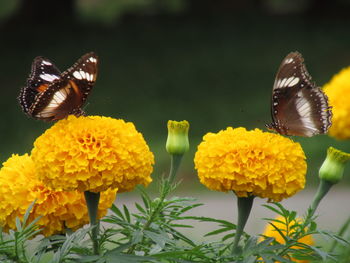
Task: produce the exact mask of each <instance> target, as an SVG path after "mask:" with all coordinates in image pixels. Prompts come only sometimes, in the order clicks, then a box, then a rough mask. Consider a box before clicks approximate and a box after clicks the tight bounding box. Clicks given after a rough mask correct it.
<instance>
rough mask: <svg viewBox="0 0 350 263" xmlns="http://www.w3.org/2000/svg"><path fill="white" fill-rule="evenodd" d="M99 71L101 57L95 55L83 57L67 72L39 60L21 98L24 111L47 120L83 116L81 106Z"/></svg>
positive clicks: (33, 67)
mask: <svg viewBox="0 0 350 263" xmlns="http://www.w3.org/2000/svg"><path fill="white" fill-rule="evenodd" d="M97 68H98V57H97V55H96V54H95V53H93V52H90V53H87V54H85V55H83V56H82V57H81V58H80V59H79V60H78V61H77V62H76V63H75V64H74V65H73V66H72V67H70V68H69V69H67V70H66V71H64V72H63V73H61V72H60V71H59V70H58V68H57V67H56V66H55V65H54V64H53V63H52V62H51V61H50V60H49V59H47V58H44V57H36V58H35V59H34V61H33V63H32V69H31V73H30V75H29V78H28V79H27V85H26V86H25V87H23V88H22V89H21V92H20V94H19V97H18V100H19V103H20V105H21V107H22V109H23V111H24V112H25V113H26V114H27V115H29V116H30V117H33V118H35V119H39V120H43V121H56V120H60V119H63V118H65V117H67V116H68V115H70V114H74V115H76V116H80V115H83V114H84V112H83V110H82V109H81V107H82V106H83V104H84V103H85V101H86V98H87V96H88V95H89V93H90V91H91V89H92V87H93V86H94V84H95V81H96V77H97Z"/></svg>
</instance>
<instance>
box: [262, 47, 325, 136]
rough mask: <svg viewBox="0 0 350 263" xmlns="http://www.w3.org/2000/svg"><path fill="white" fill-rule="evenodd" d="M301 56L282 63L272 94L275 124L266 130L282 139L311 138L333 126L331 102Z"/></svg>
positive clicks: (289, 58) (297, 55)
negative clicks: (275, 133) (313, 78)
mask: <svg viewBox="0 0 350 263" xmlns="http://www.w3.org/2000/svg"><path fill="white" fill-rule="evenodd" d="M303 62H304V59H303V57H302V55H301V54H300V53H298V52H292V53H290V54H288V55H287V56H286V57H285V58H284V59H283V61H282V63H281V65H280V67H279V69H278V72H277V75H276V78H275V82H274V85H273V90H272V102H271V103H272V105H271V115H272V123H271V124H268V125H266V126H267V128H269V129H271V130H275V131H276V132H278V133H280V134H283V135H296V136H304V137H311V136H314V135H317V134H324V133H327V131H328V129H329V127H330V126H331V124H332V122H331V119H332V111H331V107H330V106H329V104H328V98H327V96H326V94H324V92H323V91H322V90H321V89H320V88H319V87H317V86H316V85H315V83H314V82H312V80H311V76H310V74H309V73H308V71H307V70H306V67H305V65H304V63H303Z"/></svg>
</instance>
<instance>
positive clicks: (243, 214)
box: [232, 196, 255, 255]
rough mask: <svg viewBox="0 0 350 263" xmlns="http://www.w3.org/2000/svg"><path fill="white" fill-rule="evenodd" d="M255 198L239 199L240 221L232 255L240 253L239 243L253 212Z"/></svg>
mask: <svg viewBox="0 0 350 263" xmlns="http://www.w3.org/2000/svg"><path fill="white" fill-rule="evenodd" d="M254 197H255V196H248V197H237V206H238V221H237V228H236V234H235V238H234V240H233V246H232V254H233V255H234V254H237V253H238V243H239V240H240V239H241V236H242V234H243V230H244V227H245V225H246V223H247V220H248V217H249V214H250V211H251V210H252V206H253V201H254Z"/></svg>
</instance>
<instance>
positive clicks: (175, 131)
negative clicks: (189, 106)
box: [166, 120, 190, 155]
mask: <svg viewBox="0 0 350 263" xmlns="http://www.w3.org/2000/svg"><path fill="white" fill-rule="evenodd" d="M189 127H190V124H189V123H188V121H170V120H169V121H168V139H167V141H166V150H167V152H168V153H169V154H176V155H182V154H184V153H185V152H187V151H188V150H189V148H190V144H189V142H188V129H189Z"/></svg>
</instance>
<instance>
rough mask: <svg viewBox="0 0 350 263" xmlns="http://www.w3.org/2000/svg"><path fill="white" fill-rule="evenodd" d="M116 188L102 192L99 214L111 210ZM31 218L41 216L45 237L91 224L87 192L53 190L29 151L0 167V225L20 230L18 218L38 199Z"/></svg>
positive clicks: (40, 221) (40, 222)
mask: <svg viewBox="0 0 350 263" xmlns="http://www.w3.org/2000/svg"><path fill="white" fill-rule="evenodd" d="M115 196H116V190H112V189H109V190H107V191H105V192H103V193H101V199H100V204H99V208H98V209H99V210H98V216H99V218H100V217H102V216H104V215H105V214H106V213H107V209H108V208H110V207H111V205H112V203H113V202H114V199H115ZM34 200H36V201H35V205H34V207H33V210H32V213H31V215H30V218H29V219H30V221H32V220H33V219H34V218H37V217H39V216H41V217H42V218H41V219H40V220H39V221H38V223H37V225H38V226H39V227H43V232H42V234H44V235H45V236H51V235H53V234H58V233H64V232H65V228H70V229H73V230H76V229H78V228H80V227H82V226H83V225H85V224H87V223H89V217H88V211H87V207H86V204H85V199H84V194H83V193H80V192H78V191H71V192H64V191H53V190H50V189H49V188H48V187H46V186H45V185H44V184H43V183H42V182H40V181H39V180H38V179H37V177H36V170H35V165H34V162H33V161H32V159H31V157H30V156H29V155H28V154H25V155H22V156H18V155H12V157H10V158H9V159H8V160H7V161H6V162H4V163H3V167H2V168H1V170H0V224H1V226H2V227H3V228H4V230H5V231H8V230H9V229H16V225H15V220H16V217H19V218H20V219H22V218H23V216H24V214H25V212H26V210H27V209H28V207H29V205H30V204H31V203H32V202H33V201H34Z"/></svg>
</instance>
